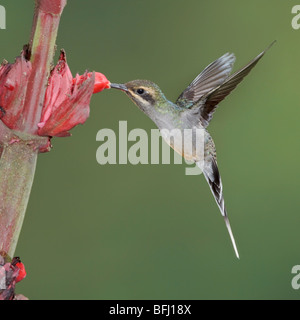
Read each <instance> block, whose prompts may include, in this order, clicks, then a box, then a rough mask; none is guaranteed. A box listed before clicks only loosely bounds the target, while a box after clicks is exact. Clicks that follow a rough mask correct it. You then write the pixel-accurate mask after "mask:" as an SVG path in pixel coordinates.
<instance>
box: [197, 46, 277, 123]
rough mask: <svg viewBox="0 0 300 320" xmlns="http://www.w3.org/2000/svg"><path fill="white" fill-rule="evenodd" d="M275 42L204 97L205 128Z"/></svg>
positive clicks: (201, 113) (201, 117) (203, 121)
mask: <svg viewBox="0 0 300 320" xmlns="http://www.w3.org/2000/svg"><path fill="white" fill-rule="evenodd" d="M275 42H276V41H273V42H272V43H271V45H270V46H269V47H268V48H267V49H266V50H264V51H263V52H261V53H260V54H259V55H258V56H257V57H256V58H254V59H253V60H252V61H250V62H249V63H248V64H247V65H246V66H244V67H243V68H242V69H240V70H238V71H236V72H234V73H233V74H232V75H231V76H229V77H228V78H227V79H226V80H225V81H224V82H223V83H222V84H221V85H219V86H218V87H216V88H214V89H213V90H211V91H210V92H208V93H207V95H206V96H203V98H202V99H201V100H203V103H202V104H199V106H200V119H201V123H202V124H203V126H204V127H205V128H206V127H207V126H208V124H209V122H210V120H211V119H212V116H213V113H214V111H215V110H216V108H217V106H218V104H219V103H220V102H221V101H222V100H224V99H225V98H226V96H228V95H229V93H230V92H231V91H232V90H234V89H235V88H236V86H237V85H238V84H239V83H240V82H241V81H242V80H243V79H244V78H245V77H246V76H247V75H248V74H249V72H250V71H251V70H252V69H253V68H254V67H255V66H256V64H257V63H258V61H259V60H260V59H261V58H262V57H263V56H264V54H265V53H266V51H267V50H268V49H269V48H270V47H271V46H272V45H273V44H274V43H275Z"/></svg>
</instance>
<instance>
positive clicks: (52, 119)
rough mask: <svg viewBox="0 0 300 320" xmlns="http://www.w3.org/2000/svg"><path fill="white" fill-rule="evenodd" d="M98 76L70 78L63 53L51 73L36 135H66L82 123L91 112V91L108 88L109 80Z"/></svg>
mask: <svg viewBox="0 0 300 320" xmlns="http://www.w3.org/2000/svg"><path fill="white" fill-rule="evenodd" d="M99 75H100V73H97V81H96V82H95V73H94V72H92V73H87V72H86V73H85V74H84V75H82V76H79V75H78V74H77V75H76V77H75V78H74V79H73V78H72V74H71V71H70V69H69V67H68V65H67V62H66V56H65V53H64V51H62V52H61V55H60V59H59V61H58V63H57V65H56V67H55V68H54V69H53V71H52V72H51V75H50V78H49V85H48V88H47V90H46V96H45V104H44V107H43V111H42V116H41V122H40V123H39V124H38V126H39V130H38V134H39V135H41V136H56V137H64V136H69V135H70V133H69V130H70V129H72V128H73V127H75V126H76V125H78V124H83V123H84V122H85V121H86V119H87V118H88V116H89V113H90V108H89V104H90V99H91V95H92V94H93V93H94V92H100V91H102V90H103V89H104V88H109V81H108V80H107V79H106V78H105V76H104V75H102V74H101V77H100V76H99Z"/></svg>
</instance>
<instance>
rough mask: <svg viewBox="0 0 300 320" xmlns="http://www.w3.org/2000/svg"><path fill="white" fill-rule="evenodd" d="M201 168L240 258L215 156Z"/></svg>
mask: <svg viewBox="0 0 300 320" xmlns="http://www.w3.org/2000/svg"><path fill="white" fill-rule="evenodd" d="M198 165H199V164H198ZM201 169H202V172H203V175H204V177H205V179H206V181H207V182H208V184H209V187H210V190H211V192H212V194H213V196H214V198H215V200H216V202H217V205H218V207H219V209H220V212H221V214H222V216H223V218H224V220H225V224H226V227H227V230H228V233H229V236H230V239H231V242H232V246H233V249H234V252H235V254H236V256H237V258H239V253H238V250H237V246H236V242H235V239H234V236H233V233H232V230H231V227H230V223H229V219H228V216H227V211H226V208H225V202H224V196H223V185H222V180H221V176H220V173H219V169H218V166H217V162H216V160H215V159H214V158H211V159H210V160H209V161H205V163H204V167H203V168H201Z"/></svg>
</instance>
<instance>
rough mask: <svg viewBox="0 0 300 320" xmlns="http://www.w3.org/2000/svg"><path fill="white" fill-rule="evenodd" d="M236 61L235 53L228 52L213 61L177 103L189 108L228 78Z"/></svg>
mask: <svg viewBox="0 0 300 320" xmlns="http://www.w3.org/2000/svg"><path fill="white" fill-rule="evenodd" d="M234 62H235V56H234V54H233V53H226V54H224V55H223V56H222V57H220V58H219V59H217V60H215V61H214V62H212V63H211V64H210V65H208V66H207V67H206V68H205V69H204V70H203V71H202V72H201V73H200V74H199V75H198V76H197V77H196V78H195V79H194V80H193V81H192V82H191V83H190V85H189V86H188V87H187V88H186V89H185V90H184V91H183V92H182V93H181V95H180V96H179V97H178V99H177V100H176V102H175V103H176V104H177V105H179V106H180V107H182V108H189V107H190V106H191V105H193V104H194V103H195V102H197V101H199V99H201V97H203V96H204V95H205V94H207V93H208V92H210V91H211V90H212V89H214V88H215V87H218V86H220V85H221V84H222V83H223V82H224V81H225V79H227V78H228V76H229V74H230V72H231V70H232V67H233V64H234Z"/></svg>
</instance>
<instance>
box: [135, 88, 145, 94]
mask: <svg viewBox="0 0 300 320" xmlns="http://www.w3.org/2000/svg"><path fill="white" fill-rule="evenodd" d="M136 92H137V93H138V94H140V95H142V94H144V92H145V90H144V89H142V88H139V89H137V90H136Z"/></svg>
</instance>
